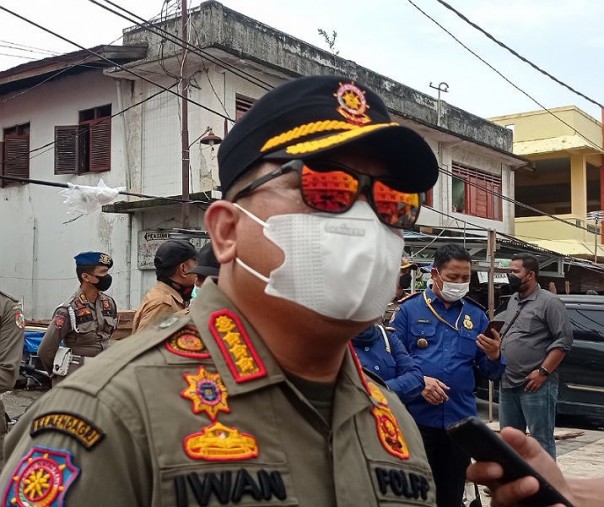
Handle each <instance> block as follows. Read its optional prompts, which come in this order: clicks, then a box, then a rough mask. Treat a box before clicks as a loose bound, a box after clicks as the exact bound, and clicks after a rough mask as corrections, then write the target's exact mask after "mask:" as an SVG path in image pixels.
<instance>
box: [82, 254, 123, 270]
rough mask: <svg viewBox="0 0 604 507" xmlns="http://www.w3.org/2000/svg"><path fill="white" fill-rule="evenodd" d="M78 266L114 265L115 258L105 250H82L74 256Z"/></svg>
mask: <svg viewBox="0 0 604 507" xmlns="http://www.w3.org/2000/svg"><path fill="white" fill-rule="evenodd" d="M74 259H75V261H76V266H78V267H79V266H107V267H108V268H110V267H111V266H113V259H112V258H111V257H110V256H109V255H107V254H106V253H103V252H82V253H79V254H78V255H76V256H75V257H74Z"/></svg>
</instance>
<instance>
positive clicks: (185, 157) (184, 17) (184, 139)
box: [180, 0, 190, 229]
mask: <svg viewBox="0 0 604 507" xmlns="http://www.w3.org/2000/svg"><path fill="white" fill-rule="evenodd" d="M180 5H181V18H180V19H181V31H182V40H183V41H185V44H183V45H182V49H181V52H180V55H181V60H182V61H181V65H180V96H181V97H180V100H181V115H180V116H181V147H182V161H181V162H182V167H181V170H182V174H181V179H182V199H183V201H188V200H189V157H190V154H189V102H188V92H189V82H188V79H187V78H186V76H185V73H186V72H185V59H186V57H187V49H186V42H188V40H189V35H188V20H189V11H188V10H187V0H181V4H180ZM182 227H183V229H188V228H189V203H188V202H184V203H183V204H182Z"/></svg>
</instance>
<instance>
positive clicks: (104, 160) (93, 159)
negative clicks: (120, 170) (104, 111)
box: [90, 118, 111, 172]
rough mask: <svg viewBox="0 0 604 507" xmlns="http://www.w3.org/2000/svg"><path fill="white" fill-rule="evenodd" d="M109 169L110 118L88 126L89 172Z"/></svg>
mask: <svg viewBox="0 0 604 507" xmlns="http://www.w3.org/2000/svg"><path fill="white" fill-rule="evenodd" d="M109 169H111V118H109V119H107V120H103V121H101V122H99V123H97V124H94V125H90V171H91V172H101V171H109Z"/></svg>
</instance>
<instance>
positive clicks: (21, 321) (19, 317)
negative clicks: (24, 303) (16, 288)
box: [14, 305, 25, 329]
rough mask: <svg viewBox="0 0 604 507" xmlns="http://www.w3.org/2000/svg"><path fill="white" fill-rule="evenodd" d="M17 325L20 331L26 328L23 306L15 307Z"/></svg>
mask: <svg viewBox="0 0 604 507" xmlns="http://www.w3.org/2000/svg"><path fill="white" fill-rule="evenodd" d="M14 310H15V324H16V325H17V327H18V328H19V329H24V328H25V315H23V312H22V311H21V306H20V305H15V308H14Z"/></svg>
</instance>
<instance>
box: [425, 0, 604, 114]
mask: <svg viewBox="0 0 604 507" xmlns="http://www.w3.org/2000/svg"><path fill="white" fill-rule="evenodd" d="M436 1H437V2H438V3H439V4H441V5H443V6H444V7H446V8H447V9H449V10H450V11H451V12H454V13H455V14H456V15H457V16H458V17H460V18H461V19H462V20H464V21H465V22H466V23H467V24H469V25H470V26H471V27H473V28H475V29H476V30H478V31H479V32H481V33H482V34H483V35H485V36H486V37H488V38H489V39H491V40H492V41H493V42H494V43H495V44H497V45H498V46H500V47H502V48H503V49H505V50H507V51H509V52H510V53H511V54H513V55H514V56H515V57H516V58H518V59H520V60H522V61H523V62H524V63H526V64H528V65H530V66H531V67H532V68H533V69H535V70H536V71H537V72H540V73H541V74H543V75H544V76H547V77H548V78H550V79H551V80H552V81H554V82H556V83H558V84H559V85H561V86H563V87H564V88H566V89H567V90H569V91H571V92H572V93H574V94H575V95H578V96H579V97H581V98H583V99H585V100H587V101H588V102H591V103H592V104H594V105H596V106H598V107H599V108H600V109H604V105H602V104H601V103H600V102H598V101H597V100H595V99H592V98H591V97H588V96H587V95H585V94H584V93H581V92H580V91H578V90H576V89H575V88H573V87H572V86H570V85H568V84H566V83H565V82H564V81H561V80H560V79H558V78H557V77H555V76H552V75H551V74H550V73H549V72H547V71H545V70H543V69H542V68H541V67H538V66H537V65H536V64H534V63H533V62H531V61H530V60H529V59H528V58H525V57H524V56H522V55H521V54H519V53H518V52H517V51H514V50H513V49H512V48H510V47H509V46H507V45H506V44H504V43H503V42H501V41H500V40H498V39H496V38H495V37H494V36H493V35H491V34H490V33H489V32H487V31H486V30H485V29H484V28H482V27H480V26H479V25H477V24H476V23H474V22H473V21H471V20H470V19H468V18H467V17H466V16H464V15H463V14H462V13H461V12H459V11H458V10H457V9H455V7H453V6H452V5H451V4H449V3H447V2H445V1H444V0H436Z"/></svg>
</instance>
